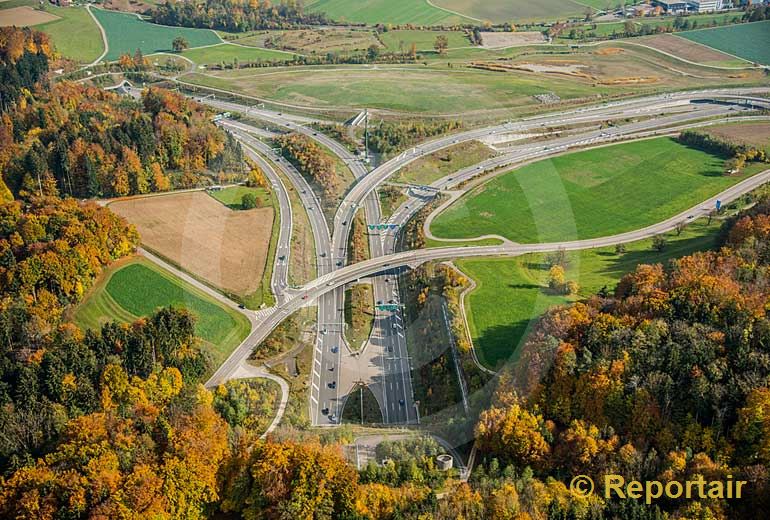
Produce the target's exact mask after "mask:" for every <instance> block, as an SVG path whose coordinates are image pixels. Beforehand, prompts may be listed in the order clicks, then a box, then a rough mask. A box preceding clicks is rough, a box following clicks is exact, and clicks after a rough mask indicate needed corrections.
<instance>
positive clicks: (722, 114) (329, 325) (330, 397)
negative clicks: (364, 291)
mask: <svg viewBox="0 0 770 520" xmlns="http://www.w3.org/2000/svg"><path fill="white" fill-rule="evenodd" d="M766 91H767V89H764V90H763V89H719V90H710V91H700V92H682V93H676V94H666V95H659V96H654V97H649V98H644V99H633V100H627V101H620V102H615V103H610V104H603V105H598V106H595V107H588V108H578V109H574V110H567V111H563V112H560V113H556V114H546V115H542V116H537V117H533V118H529V119H523V120H520V121H516V122H507V123H503V124H499V125H494V126H490V127H486V128H479V129H473V130H469V131H465V132H460V133H457V134H454V135H449V136H445V137H441V138H438V139H434V140H431V141H429V142H426V143H422V144H420V145H418V146H416V147H413V148H411V149H409V150H407V151H405V152H403V153H402V154H400V155H398V156H397V157H394V158H393V159H391V160H389V161H387V162H385V163H383V164H381V165H380V166H378V167H377V168H375V169H373V170H371V171H368V168H367V167H366V165H365V164H364V163H363V162H362V161H361V160H360V158H359V157H357V156H355V155H354V154H352V153H351V152H350V151H349V150H348V149H347V148H345V147H344V146H343V145H341V144H339V143H338V142H336V141H335V140H333V139H331V138H330V137H328V136H326V135H325V134H322V133H321V132H318V131H316V130H314V129H312V128H311V127H308V126H305V123H308V122H309V121H308V120H307V118H305V119H302V120H297V118H296V117H289V116H284V115H283V114H278V113H276V112H272V111H268V110H264V109H259V108H255V107H248V106H243V105H239V104H236V103H232V102H228V101H221V100H216V99H212V98H211V97H207V98H202V99H201V100H202V101H203V102H205V103H207V104H210V105H212V106H213V107H215V108H217V109H219V110H222V111H230V112H240V113H244V114H247V115H248V116H249V117H251V118H257V119H261V120H265V121H268V122H270V123H272V124H273V125H276V126H279V127H282V128H284V129H286V130H290V131H294V132H300V133H303V134H305V135H307V136H308V137H310V138H312V139H315V140H316V141H318V142H319V143H320V144H322V145H323V146H325V147H326V148H328V149H329V150H330V151H331V152H332V153H334V154H335V155H337V156H338V157H339V158H340V160H342V161H343V162H344V163H345V164H346V165H347V166H348V168H349V169H350V170H351V173H352V174H353V176H354V178H355V179H356V181H355V183H354V184H353V185H352V187H351V188H350V189H349V190H348V191H347V193H346V195H345V197H344V199H343V201H342V202H341V204H340V205H339V207H338V209H337V211H336V214H335V215H334V218H333V222H332V227H331V231H330V227H329V222H327V219H326V218H325V217H324V215H323V212H322V210H321V208H322V206H321V203H320V201H319V200H318V198H317V197H316V196H315V194H314V193H313V190H312V189H311V187H310V185H309V184H308V182H307V181H306V180H305V179H304V177H303V176H302V175H301V174H300V173H299V172H298V171H297V170H296V169H294V167H293V166H292V165H291V164H290V163H289V162H288V161H286V160H285V159H283V158H281V157H280V156H279V155H277V154H276V153H275V151H274V150H272V149H271V148H270V146H269V145H267V144H266V143H264V142H263V141H260V140H259V139H258V138H257V137H256V136H257V135H259V132H258V129H257V128H255V126H254V125H250V124H247V123H245V122H238V121H231V120H224V121H223V122H222V124H223V126H224V127H225V128H226V129H227V130H228V131H230V132H232V133H233V135H235V136H236V137H237V138H238V139H239V140H240V141H241V143H242V144H243V146H244V149H245V150H246V152H247V153H248V155H249V156H250V157H251V158H252V160H254V161H255V162H256V163H257V164H258V165H259V166H260V167H261V168H262V169H263V170H264V171H265V173H266V175H267V177H268V179H269V181H270V183H271V184H272V186H273V188H274V189H275V191H276V192H277V194H278V202H279V208H280V214H281V226H280V228H281V231H280V236H279V239H278V247H277V252H276V258H275V267H274V270H273V279H272V288H273V291H274V293H275V296H276V301H277V303H276V305H275V306H274V307H272V308H270V309H267V310H264V311H260V312H259V319H253V317H252V319H251V321H252V325H253V327H252V332H251V334H250V335H249V336H248V337H247V338H246V340H245V341H244V342H243V343H242V344H241V345H240V346H239V347H238V348H237V349H236V350H235V351H234V352H233V353H232V354H231V356H230V357H229V358H228V359H227V360H226V361H225V362H224V363H223V364H222V365H221V366H220V367H219V368H218V370H217V371H216V372H215V373H214V375H213V376H212V377H211V379H210V380H209V381H208V383H207V384H208V385H214V384H219V383H221V382H224V381H226V380H228V379H229V378H231V377H233V376H234V374H236V372H237V371H238V369H239V367H241V366H242V365H243V364H244V363H245V362H246V360H247V359H248V357H249V355H250V353H251V351H252V350H253V349H254V348H255V346H257V345H258V344H259V342H260V341H262V340H263V339H264V338H265V337H267V335H268V334H269V333H270V332H271V331H272V330H273V329H274V328H275V327H276V326H277V325H278V324H280V323H281V322H282V321H283V320H284V319H286V318H287V317H288V316H290V315H291V314H292V313H293V312H295V311H296V310H298V309H299V308H301V307H303V306H306V305H310V304H313V303H314V302H315V303H316V304H317V305H318V326H317V337H316V342H315V351H314V356H313V369H312V378H311V392H310V396H309V406H310V417H311V420H312V422H313V423H314V424H316V425H334V424H338V422H339V417H340V415H341V411H342V405H343V404H344V398H345V396H346V395H347V394H348V393H349V391H350V390H351V388H352V387H353V385H354V384H356V383H357V382H363V383H365V384H367V385H368V386H369V387H370V388H371V389H372V391H373V392H374V394H375V396H376V397H377V399H378V401H379V403H380V407H381V409H382V411H383V420H384V421H385V422H386V423H391V424H409V423H415V422H417V421H418V410H417V409H416V408H415V406H414V396H413V392H412V386H411V369H412V368H413V367H410V365H409V357H408V352H407V348H406V332H405V330H404V319H403V315H402V313H401V311H400V310H399V311H395V312H392V311H377V316H376V319H375V326H374V328H373V331H372V334H371V336H370V340H369V342H368V343H367V344H366V346H365V348H363V349H361V350H359V349H357V348H355V347H358V346H353V347H354V348H352V349H351V346H349V345H348V344H347V342H346V340H345V336H344V319H343V310H344V288H345V285H346V284H349V283H351V282H356V281H366V282H367V283H372V286H373V289H374V298H375V300H376V301H383V302H389V301H394V302H398V287H397V276H393V274H392V273H393V272H394V270H396V269H398V268H402V267H404V266H409V267H416V266H417V265H420V264H422V263H424V262H427V261H432V260H449V259H452V258H457V257H469V256H495V255H507V256H516V255H521V254H524V253H527V252H545V251H554V250H557V249H566V250H572V249H585V248H592V247H600V246H605V245H613V244H618V243H624V242H630V241H635V240H639V239H642V238H647V237H650V236H653V235H656V234H659V233H661V232H664V231H667V230H671V229H673V228H675V227H676V226H677V225H679V224H681V223H682V222H685V221H687V220H691V219H694V218H697V217H699V216H702V215H704V214H707V213H708V212H710V211H711V210H712V209H713V207H714V203H715V200H716V199H717V198H719V199H720V200H721V201H722V202H723V203H727V202H729V201H730V200H733V199H735V198H737V197H740V196H741V195H743V194H745V193H747V192H749V191H751V190H753V189H755V188H756V187H758V186H759V185H761V184H763V183H764V182H767V180H768V176H769V175H770V172H764V173H761V174H758V175H756V176H754V177H751V178H749V179H746V180H744V181H743V182H741V183H739V184H737V185H735V186H733V187H732V188H730V189H729V190H726V191H725V192H723V193H721V194H719V195H718V196H716V197H714V198H713V200H712V199H710V200H708V201H704V202H703V203H701V204H699V205H698V206H696V207H694V208H691V209H690V210H688V211H687V212H684V213H682V214H680V215H676V216H674V217H672V218H670V219H667V220H666V221H664V222H661V223H658V224H656V225H654V226H650V227H648V228H645V229H641V230H636V231H632V232H628V233H623V234H620V235H615V236H611V237H603V238H598V239H591V240H579V241H572V242H563V243H556V244H514V243H511V242H507V241H504V242H503V244H502V245H499V246H473V247H468V246H458V247H444V248H435V249H425V250H416V251H404V252H397V235H396V233H384V234H382V235H380V234H377V233H370V234H369V249H370V256H371V258H370V259H369V260H366V261H364V262H359V263H356V264H354V265H347V257H348V251H347V246H348V237H349V232H350V223H351V222H352V220H353V218H354V216H355V213H356V212H357V211H358V210H360V209H361V208H363V210H364V213H365V217H366V222H367V223H369V224H378V223H380V221H381V212H380V207H379V199H378V198H377V196H376V190H377V188H378V187H379V186H381V185H382V184H383V183H384V182H386V181H387V180H388V179H389V178H390V177H392V176H393V175H394V174H395V173H396V172H398V171H399V170H400V169H402V168H403V167H405V166H406V165H408V164H409V163H411V162H413V161H414V160H416V159H418V158H420V157H423V156H425V155H428V154H431V153H434V152H436V151H438V150H441V149H443V148H447V147H449V146H453V145H455V144H458V143H461V142H465V141H470V140H476V139H485V138H487V139H488V138H490V137H495V138H500V136H501V135H505V134H511V135H512V134H522V133H533V132H535V131H542V130H543V129H545V128H551V127H567V126H576V125H589V126H588V127H587V128H586V129H585V130H579V129H577V130H575V131H573V132H571V133H570V134H569V135H566V136H562V137H548V136H546V137H545V138H543V139H541V140H539V141H538V142H537V143H532V142H529V143H526V144H518V142H513V143H512V144H511V145H510V146H506V147H504V149H503V150H502V151H501V153H500V154H499V155H497V156H495V157H493V158H491V159H488V160H486V161H483V162H481V163H479V164H478V165H474V166H471V167H469V168H466V169H464V170H461V171H458V172H455V173H453V174H451V175H448V176H446V177H444V178H442V179H439V180H437V181H435V182H433V183H432V184H431V187H430V188H431V189H421V188H412V189H410V190H409V194H410V196H409V198H408V200H407V201H406V202H404V203H403V204H402V205H401V206H400V207H399V208H398V209H397V210H396V211H395V212H394V213H393V215H392V216H391V217H390V218H389V220H388V223H390V224H394V225H397V226H399V227H400V226H403V225H404V224H406V222H407V221H408V220H409V219H410V218H412V216H413V215H414V214H415V213H416V212H417V211H418V210H419V209H420V208H421V207H423V206H424V204H426V203H427V202H428V201H430V200H432V199H433V197H434V195H435V193H436V191H438V190H442V191H444V190H448V191H450V192H451V193H452V195H453V197H456V196H457V194H458V193H461V191H457V190H458V189H459V188H460V187H463V189H467V188H468V186H467V185H466V184H470V185H472V184H473V183H474V182H475V179H476V178H479V177H480V176H483V175H487V174H489V173H490V172H497V171H500V170H501V168H503V167H511V166H515V165H520V164H524V163H526V162H528V161H531V160H534V159H541V158H545V157H549V156H553V155H556V154H560V153H564V152H565V151H567V150H573V149H577V148H585V147H592V146H600V145H603V144H607V143H611V142H614V141H621V140H628V139H638V138H643V137H647V136H650V135H656V134H657V133H671V132H674V131H678V130H681V129H683V128H687V127H689V126H693V125H694V124H695V122H696V121H699V124H703V123H702V120H704V119H709V118H710V119H711V120H721V119H722V118H726V117H732V118H735V117H740V116H741V114H742V113H743V112H744V111H745V110H748V109H749V107H746V106H741V105H740V104H739V103H740V102H741V100H743V101H744V102H745V101H748V102H749V103H753V106H768V105H767V104H768V101H767V100H766V99H763V98H761V97H756V96H757V93H762V92H766ZM706 100H712V101H713V100H716V101H719V102H720V104H716V103H704V104H700V103H693V102H694V101H706ZM728 102H729V103H735V104H727V103H728ZM721 103H724V104H721ZM627 118H638V119H639V120H638V121H637V122H632V123H626V124H620V122H622V121H623V120H625V119H627ZM608 120H613V121H615V122H616V124H615V125H614V126H612V127H610V128H608V129H607V128H605V129H597V128H596V124H597V123H600V122H604V121H608ZM276 170H278V171H279V172H280V173H281V174H282V175H283V177H285V178H286V179H288V181H289V182H290V183H291V184H292V185H293V187H294V188H295V189H296V190H297V193H299V195H300V201H301V204H302V206H303V209H304V210H305V211H306V213H307V214H308V218H309V220H310V223H311V229H312V232H313V239H314V242H315V249H316V259H315V260H316V263H317V268H318V277H317V278H316V279H315V280H313V281H311V282H309V283H307V284H305V285H304V286H302V287H301V288H292V287H290V285H289V279H288V265H289V255H290V243H291V235H292V209H291V204H290V202H289V199H288V195H287V193H286V186H285V184H284V183H283V180H282V178H281V176H280V175H278V172H276ZM469 181H470V182H469ZM450 201H451V200H450ZM429 223H430V219H429V220H428V221H427V222H426V225H425V228H426V230H427V228H428V226H429ZM466 242H467V241H466Z"/></svg>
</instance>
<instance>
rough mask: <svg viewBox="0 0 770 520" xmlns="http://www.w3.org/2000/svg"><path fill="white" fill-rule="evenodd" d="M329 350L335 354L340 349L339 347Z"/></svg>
mask: <svg viewBox="0 0 770 520" xmlns="http://www.w3.org/2000/svg"><path fill="white" fill-rule="evenodd" d="M331 350H332V354H336V353H337V352H339V351H340V348H339V347H332V348H331Z"/></svg>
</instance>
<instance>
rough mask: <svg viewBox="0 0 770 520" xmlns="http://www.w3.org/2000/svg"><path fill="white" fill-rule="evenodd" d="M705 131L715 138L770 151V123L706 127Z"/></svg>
mask: <svg viewBox="0 0 770 520" xmlns="http://www.w3.org/2000/svg"><path fill="white" fill-rule="evenodd" d="M705 131H706V132H707V133H708V134H710V135H713V136H714V137H721V138H722V139H726V140H728V141H734V142H739V143H744V144H747V145H750V146H760V147H763V148H766V149H768V150H770V123H735V124H729V125H717V126H709V127H706V129H705Z"/></svg>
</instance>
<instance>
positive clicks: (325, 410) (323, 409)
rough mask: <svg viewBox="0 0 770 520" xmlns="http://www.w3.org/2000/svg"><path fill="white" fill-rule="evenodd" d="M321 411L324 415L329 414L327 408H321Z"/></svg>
mask: <svg viewBox="0 0 770 520" xmlns="http://www.w3.org/2000/svg"><path fill="white" fill-rule="evenodd" d="M321 413H322V414H324V415H329V409H328V408H322V409H321Z"/></svg>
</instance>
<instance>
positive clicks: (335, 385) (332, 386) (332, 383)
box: [326, 381, 337, 390]
mask: <svg viewBox="0 0 770 520" xmlns="http://www.w3.org/2000/svg"><path fill="white" fill-rule="evenodd" d="M326 386H328V387H329V388H331V389H332V390H334V389H335V388H337V381H332V382H331V383H329V384H328V385H326Z"/></svg>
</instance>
